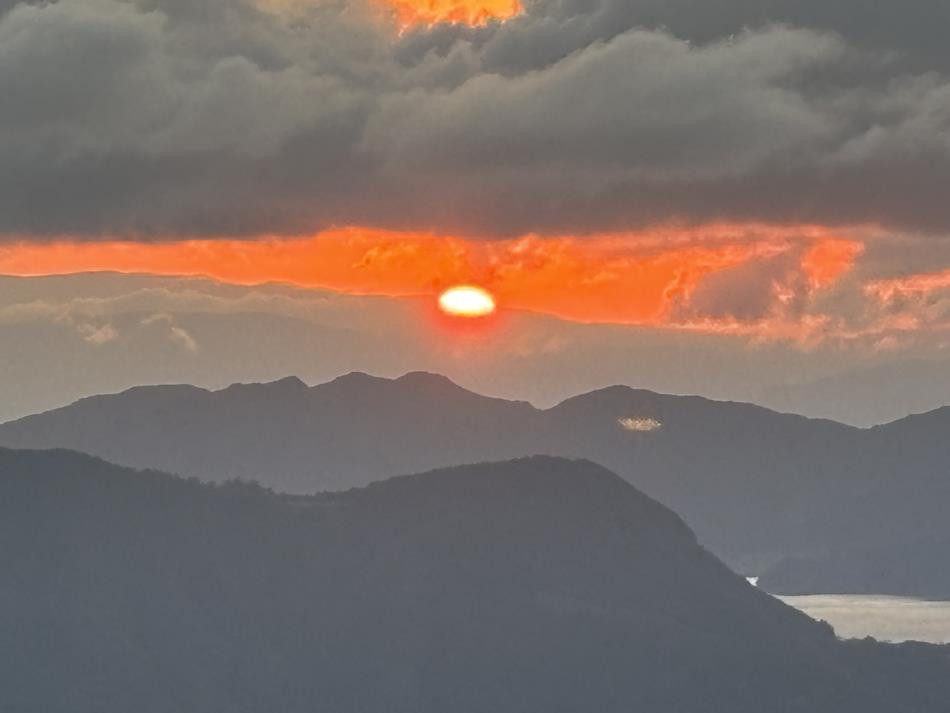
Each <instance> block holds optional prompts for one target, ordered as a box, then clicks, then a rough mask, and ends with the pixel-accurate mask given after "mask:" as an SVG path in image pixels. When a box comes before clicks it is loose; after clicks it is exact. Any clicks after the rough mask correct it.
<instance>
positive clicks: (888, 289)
mask: <svg viewBox="0 0 950 713" xmlns="http://www.w3.org/2000/svg"><path fill="white" fill-rule="evenodd" d="M943 290H950V270H944V271H942V272H929V273H918V274H914V275H902V276H901V277H894V278H890V279H886V280H875V281H874V282H871V283H869V284H867V285H866V286H865V288H864V291H865V292H866V293H867V294H869V295H873V296H874V297H876V298H877V299H879V300H880V301H881V302H889V301H891V300H893V299H895V298H898V297H909V296H921V295H924V296H925V295H928V294H930V293H932V292H940V291H943Z"/></svg>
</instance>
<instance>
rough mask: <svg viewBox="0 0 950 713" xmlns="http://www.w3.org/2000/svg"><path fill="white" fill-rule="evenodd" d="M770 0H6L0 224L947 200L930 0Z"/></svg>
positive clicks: (483, 224) (879, 210) (940, 67)
mask: <svg viewBox="0 0 950 713" xmlns="http://www.w3.org/2000/svg"><path fill="white" fill-rule="evenodd" d="M449 6H451V7H463V6H462V5H460V4H455V5H453V4H452V3H449V5H447V6H446V7H449ZM406 7H408V0H407V1H405V2H403V1H401V2H400V4H399V6H398V7H397V8H396V10H395V12H396V13H397V14H399V11H400V8H402V9H403V10H404V9H405V8H406ZM419 7H422V5H419ZM426 7H428V6H426ZM464 7H465V8H467V9H466V10H465V12H466V13H469V16H470V17H475V16H477V17H479V18H480V19H485V18H486V17H487V15H486V14H481V15H479V13H480V12H482V11H481V10H480V8H484V7H488V6H487V5H480V4H478V3H465V4H464ZM765 7H766V6H764V5H761V4H754V7H750V4H749V3H746V2H739V1H738V0H714V1H713V2H710V1H708V0H702V1H700V0H676V1H675V2H664V3H657V2H653V1H652V0H650V1H648V0H633V1H630V0H623V1H621V0H600V1H598V2H586V1H585V2H579V1H573V0H535V1H534V2H530V3H525V5H524V12H522V13H521V14H520V15H518V16H516V17H513V18H512V19H510V20H508V21H507V22H485V23H483V24H482V25H480V26H477V27H472V26H468V25H447V24H434V25H430V24H421V25H416V26H413V27H409V28H406V29H405V30H404V31H403V32H401V33H400V32H398V31H397V30H398V27H399V26H398V24H394V23H392V22H390V21H389V20H388V17H389V16H390V15H391V12H390V11H387V10H386V9H385V7H384V6H383V5H382V4H381V0H380V2H375V1H371V0H367V1H366V2H360V1H359V0H350V1H349V2H346V1H341V2H329V1H328V0H321V1H318V2H306V3H304V2H294V1H290V0H284V1H280V2H278V1H277V0H269V1H268V2H263V0H262V1H261V2H257V3H255V2H253V1H252V0H195V1H194V2H190V3H182V2H178V1H177V0H70V2H51V3H35V4H33V3H19V4H11V3H9V2H7V3H5V5H3V6H0V13H2V14H0V95H2V96H3V97H4V101H3V103H2V105H0V167H2V168H0V235H5V236H6V239H7V240H10V239H13V238H17V239H28V240H33V239H39V238H46V239H48V238H50V237H55V236H61V235H64V234H66V235H71V236H74V237H76V236H86V237H87V238H90V239H94V238H95V239H102V238H104V237H110V238H113V239H114V238H134V239H155V238H159V237H160V238H166V239H167V238H174V237H182V236H187V237H195V236H202V235H204V236H241V235H261V234H270V235H284V236H286V235H299V234H312V233H314V232H316V231H319V230H321V229H323V228H326V227H329V226H341V225H361V226H371V227H376V228H385V229H391V230H410V231H419V230H424V231H434V232H437V233H451V234H458V235H466V236H472V237H498V236H514V235H521V234H525V233H538V234H544V235H547V234H551V233H558V234H565V233H574V234H578V235H583V234H587V233H591V232H604V231H618V230H629V229H631V228H635V227H638V226H643V225H646V224H652V223H655V222H658V221H659V222H663V221H668V220H671V219H675V220H678V221H683V222H687V223H689V222H703V221H722V220H726V221H730V222H741V221H764V222H779V223H787V222H796V223H823V224H834V225H851V224H870V223H875V224H881V225H885V226H890V227H892V228H895V229H897V228H899V229H901V230H910V229H915V230H923V231H929V232H933V233H941V232H944V231H946V230H947V229H948V228H950V205H948V203H947V201H945V200H943V186H945V185H946V184H947V182H948V180H950V132H948V129H947V126H948V117H950V51H948V50H947V49H946V43H945V42H943V37H942V35H941V33H940V32H938V31H937V29H936V28H938V27H940V26H941V25H940V22H939V18H941V17H946V15H947V14H948V10H947V9H946V7H945V3H936V2H933V1H931V0H910V2H907V3H900V4H899V5H898V4H896V3H892V4H890V5H886V6H885V7H878V6H877V5H875V6H874V8H875V9H874V10H873V12H872V10H871V8H870V6H869V5H868V4H867V3H865V2H860V1H859V0H845V1H844V2H842V3H835V4H834V7H829V4H828V3H819V2H817V1H814V0H807V1H806V2H792V0H780V1H779V2H775V3H769V4H768V6H767V10H766V9H764V8H765ZM4 8H5V9H4ZM489 9H490V8H489ZM454 12H455V11H453V10H451V9H449V10H447V11H446V13H447V14H446V16H447V17H450V18H457V17H461V15H458V14H453V13H454ZM472 12H474V13H475V14H474V15H471V14H470V13H472ZM463 14H464V13H463ZM488 14H489V15H490V14H492V13H491V12H489V13H488ZM494 14H501V15H505V14H508V13H507V12H501V11H500V10H499V11H496V12H495V13H494ZM402 16H403V17H405V12H404V11H403V13H402Z"/></svg>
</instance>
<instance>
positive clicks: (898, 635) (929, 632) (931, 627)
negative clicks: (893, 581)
mask: <svg viewBox="0 0 950 713" xmlns="http://www.w3.org/2000/svg"><path fill="white" fill-rule="evenodd" d="M779 599H781V600H782V601H783V602H785V603H786V604H789V605H791V606H793V607H795V608H796V609H800V610H801V611H803V612H805V613H806V614H808V616H810V617H812V618H813V619H821V620H824V621H827V622H828V623H829V624H831V626H832V627H834V630H835V633H836V634H837V635H838V636H840V637H841V638H843V639H862V638H864V637H865V636H873V637H874V638H875V639H878V640H879V641H892V642H900V641H925V642H928V643H932V644H948V643H950V602H931V601H925V600H922V599H908V598H904V597H886V596H879V595H872V596H858V595H851V594H819V595H810V596H805V597H779Z"/></svg>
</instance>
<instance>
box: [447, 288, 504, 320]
mask: <svg viewBox="0 0 950 713" xmlns="http://www.w3.org/2000/svg"><path fill="white" fill-rule="evenodd" d="M439 309H441V310H442V311H443V312H445V313H446V314H448V315H452V316H453V317H487V316H489V315H491V314H493V313H494V312H495V310H496V309H497V305H496V304H495V298H494V297H492V296H491V293H489V292H488V291H487V290H484V289H482V288H481V287H473V286H472V285H459V286H457V287H451V288H449V289H447V290H446V291H445V292H443V293H442V294H441V295H440V296H439Z"/></svg>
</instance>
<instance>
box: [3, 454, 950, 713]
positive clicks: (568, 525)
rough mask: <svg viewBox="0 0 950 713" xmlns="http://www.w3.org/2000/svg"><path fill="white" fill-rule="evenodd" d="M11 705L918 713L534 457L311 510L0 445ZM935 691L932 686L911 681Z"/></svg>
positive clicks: (793, 619) (592, 471)
mask: <svg viewBox="0 0 950 713" xmlns="http://www.w3.org/2000/svg"><path fill="white" fill-rule="evenodd" d="M0 547H2V551H3V559H4V567H3V569H2V571H0V601H2V606H3V611H4V612H5V616H4V617H3V619H2V622H3V624H2V626H3V636H0V657H2V660H4V661H5V662H6V664H5V666H6V668H5V672H4V679H5V684H4V694H3V698H4V704H5V707H4V710H5V711H26V710H43V711H45V712H46V713H58V712H59V711H63V712H65V711H68V712H69V713H77V712H79V713H83V712H85V711H89V712H90V713H91V712H92V711H96V713H111V712H112V711H115V712H116V713H118V712H119V711H122V712H123V713H124V712H125V711H129V710H135V711H140V712H142V713H152V712H154V713H159V712H161V713H165V712H167V711H169V710H175V711H180V712H182V713H189V712H190V711H195V712H196V713H198V712H201V713H204V712H206V711H209V710H229V711H247V712H248V713H250V712H251V711H260V710H280V711H286V712H288V713H293V712H295V711H312V710H332V711H339V712H341V713H346V712H348V711H361V712H364V713H365V712H372V711H380V712H381V713H382V712H385V713H392V712H393V711H396V712H399V711H404V712H405V713H410V712H411V713H429V712H431V713H436V712H441V711H446V710H452V711H462V712H463V713H468V712H470V713H476V712H480V711H486V710H492V711H498V712H499V713H506V712H508V711H511V712H512V713H513V712H515V711H538V710H546V711H564V712H565V713H566V712H567V711H577V710H597V711H601V712H603V713H611V712H613V711H617V712H618V713H619V712H620V711H629V710H632V709H642V710H651V711H663V712H666V711H669V712H672V711H691V712H692V711H710V713H712V712H713V711H722V710H730V711H733V712H735V713H743V712H745V711H759V710H762V707H763V705H765V706H767V708H768V709H769V710H775V711H779V710H781V711H802V712H803V713H804V712H806V711H808V712H809V713H810V712H811V711H814V710H832V709H833V710H835V711H838V712H840V713H849V712H851V711H854V712H855V713H857V712H858V711H860V713H875V712H876V711H881V713H884V712H885V711H886V712H887V713H893V712H894V711H908V712H910V711H914V712H916V713H927V712H929V711H938V710H942V708H941V706H943V705H944V703H945V701H946V696H948V695H950V686H948V684H947V683H946V682H947V681H950V675H947V674H950V661H948V657H947V654H946V652H944V651H942V650H941V649H937V648H931V647H922V646H905V647H896V648H895V647H886V646H883V645H877V644H871V643H868V642H863V643H860V644H858V643H853V644H841V643H839V642H837V641H836V640H835V639H834V637H833V636H832V634H831V632H830V630H829V629H828V628H827V627H825V626H824V625H821V624H818V623H815V622H812V621H811V620H809V619H807V618H806V617H804V615H802V614H800V613H798V612H796V611H794V610H792V609H790V608H788V607H786V606H785V605H783V604H781V603H779V602H778V601H776V600H774V599H772V598H771V597H769V596H768V595H766V594H764V593H762V592H760V591H758V590H755V589H754V588H752V587H750V586H749V585H748V584H747V583H746V582H745V581H744V580H742V579H741V578H740V577H737V576H735V575H733V574H732V573H730V572H729V571H728V570H727V569H726V568H725V567H724V566H723V565H722V564H720V563H719V562H718V561H717V560H716V559H715V558H713V557H712V556H711V555H710V554H708V553H707V552H706V551H705V550H703V549H702V548H701V547H700V546H699V545H698V544H697V542H696V540H695V538H694V536H693V535H692V533H691V532H690V531H689V530H688V528H686V526H685V525H684V524H683V523H682V521H681V520H680V519H679V518H678V517H677V516H676V515H674V514H673V513H672V512H670V511H669V510H667V509H666V508H664V507H662V506H661V505H659V504H657V503H656V502H654V501H652V500H650V499H649V498H647V497H645V496H644V495H642V494H641V493H639V492H638V491H636V490H635V489H634V488H633V487H631V486H629V485H628V484H626V483H625V482H624V481H623V480H621V479H620V478H619V477H617V476H615V475H613V474H611V473H610V472H608V471H606V470H604V469H603V468H600V467H598V466H595V465H593V464H590V463H586V462H574V461H566V460H560V459H551V458H533V459H526V460H519V461H515V462H509V463H501V464H486V465H477V466H468V467H461V468H454V469H450V470H446V471H441V472H433V473H427V474H424V475H417V476H410V477H405V478H397V479H394V480H389V481H386V482H383V483H380V484H377V485H373V486H371V487H369V488H366V489H363V490H355V491H350V492H346V493H341V494H333V495H321V496H314V497H296V498H294V497H287V496H278V495H273V494H271V493H269V492H266V491H264V490H261V489H259V488H255V487H251V486H240V485H234V486H218V487H214V486H208V485H202V484H199V483H197V482H193V481H191V482H189V481H184V480H181V479H177V478H174V477H171V476H166V475H162V474H159V473H154V472H149V473H136V472H131V471H127V470H125V469H122V468H119V467H116V466H112V465H109V464H106V463H104V462H101V461H98V460H95V459H92V458H89V457H86V456H82V455H79V454H75V453H68V452H43V453H34V452H13V451H0ZM925 682H926V685H924V683H925Z"/></svg>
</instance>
